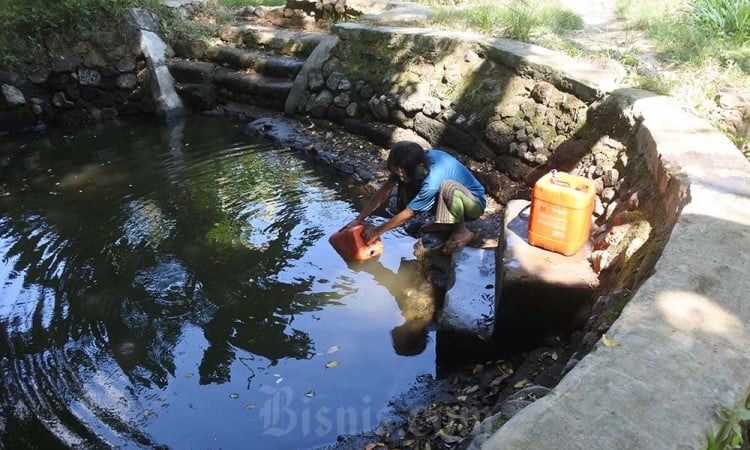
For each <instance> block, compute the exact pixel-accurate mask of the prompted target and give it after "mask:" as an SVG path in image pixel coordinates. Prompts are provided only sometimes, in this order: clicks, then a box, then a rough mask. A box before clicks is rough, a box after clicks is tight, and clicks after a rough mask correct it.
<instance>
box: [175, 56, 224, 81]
mask: <svg viewBox="0 0 750 450" xmlns="http://www.w3.org/2000/svg"><path fill="white" fill-rule="evenodd" d="M167 67H169V72H170V73H171V74H172V76H173V77H174V79H175V81H177V82H179V83H195V84H209V83H213V80H214V72H216V70H217V69H218V68H219V66H218V65H216V64H214V63H211V62H203V61H188V60H184V59H172V60H170V61H169V63H167Z"/></svg>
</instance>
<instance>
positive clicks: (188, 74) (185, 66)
mask: <svg viewBox="0 0 750 450" xmlns="http://www.w3.org/2000/svg"><path fill="white" fill-rule="evenodd" d="M168 67H169V71H170V73H171V74H172V76H173V77H174V78H175V80H176V81H177V82H178V91H179V92H180V93H181V94H183V95H186V96H189V97H190V99H189V103H191V104H193V105H205V106H208V105H209V103H210V102H209V100H210V99H211V98H213V97H214V95H213V92H215V93H216V98H223V99H225V100H233V101H237V102H243V103H248V104H251V105H257V106H264V107H268V108H271V109H274V110H283V109H284V103H285V102H286V98H287V96H288V95H289V91H290V90H291V88H292V83H293V80H291V79H289V78H275V77H269V76H265V75H262V74H258V73H255V72H253V71H249V70H242V69H240V70H232V69H230V68H227V67H223V66H219V65H218V64H215V63H211V62H205V61H187V60H177V59H175V60H172V61H170V63H169V65H168Z"/></svg>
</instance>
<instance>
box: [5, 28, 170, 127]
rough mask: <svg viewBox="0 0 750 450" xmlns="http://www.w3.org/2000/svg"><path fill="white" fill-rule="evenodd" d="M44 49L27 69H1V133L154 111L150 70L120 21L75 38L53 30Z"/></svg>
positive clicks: (82, 123) (75, 124) (77, 123)
mask: <svg viewBox="0 0 750 450" xmlns="http://www.w3.org/2000/svg"><path fill="white" fill-rule="evenodd" d="M44 53H45V54H49V55H52V56H51V57H49V56H46V55H45V56H34V59H33V62H31V63H30V68H29V69H27V70H23V71H20V70H19V71H14V70H3V71H0V83H1V84H2V95H0V134H6V133H12V132H18V131H25V130H31V129H38V128H44V127H45V124H47V123H54V124H62V125H74V126H80V125H89V124H93V123H98V122H104V121H108V120H112V119H115V118H117V117H119V116H127V115H135V114H143V113H153V112H154V109H155V106H154V101H153V97H152V96H151V95H150V91H149V83H150V82H151V71H150V70H148V65H147V62H146V60H145V58H144V56H143V54H142V51H141V49H140V46H139V44H138V42H137V40H136V39H134V37H133V36H132V33H131V32H130V31H128V30H127V29H126V28H125V27H124V26H123V28H122V29H120V28H114V29H112V30H111V31H101V32H95V33H88V34H86V35H84V36H81V37H79V38H78V39H77V40H75V41H68V40H67V39H66V37H64V36H61V35H54V34H52V35H50V37H49V38H48V39H47V41H46V42H45V48H44Z"/></svg>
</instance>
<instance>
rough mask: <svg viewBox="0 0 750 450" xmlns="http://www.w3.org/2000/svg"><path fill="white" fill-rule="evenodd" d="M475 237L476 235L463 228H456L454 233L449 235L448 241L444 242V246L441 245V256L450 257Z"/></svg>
mask: <svg viewBox="0 0 750 450" xmlns="http://www.w3.org/2000/svg"><path fill="white" fill-rule="evenodd" d="M476 237H477V233H474V232H472V231H470V230H469V229H468V228H466V227H464V226H460V227H458V228H457V229H456V231H454V232H453V234H451V236H450V237H449V238H448V240H447V241H445V244H443V254H444V255H452V254H453V253H455V252H456V251H457V250H458V249H460V248H461V247H463V246H464V245H467V244H469V243H470V242H471V241H473V240H474V238H476Z"/></svg>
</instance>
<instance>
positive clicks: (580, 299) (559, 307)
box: [496, 200, 599, 331]
mask: <svg viewBox="0 0 750 450" xmlns="http://www.w3.org/2000/svg"><path fill="white" fill-rule="evenodd" d="M529 206H530V202H529V201H528V200H511V201H510V202H508V204H507V206H506V209H505V221H504V240H505V249H504V251H503V254H502V259H501V261H500V262H499V263H498V265H501V266H502V286H501V287H500V289H499V301H498V310H497V319H496V320H497V325H496V326H497V327H498V328H500V329H503V330H504V331H518V330H527V331H528V330H552V329H560V328H565V329H567V328H571V327H572V326H574V325H576V324H577V323H578V322H580V321H581V320H583V319H584V318H585V317H586V315H587V313H588V312H589V311H590V308H591V301H592V295H593V292H594V288H596V286H597V285H598V283H599V280H598V277H597V275H596V273H595V272H594V271H593V270H592V268H591V265H590V264H589V262H588V259H587V256H588V248H587V247H586V246H584V247H583V248H581V250H579V251H578V252H577V253H576V254H574V255H571V256H564V255H561V254H559V253H554V252H551V251H548V250H545V249H542V248H538V247H534V246H533V245H530V244H529V242H528V233H527V232H528V228H529V211H530V209H529V208H528V207H529Z"/></svg>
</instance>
